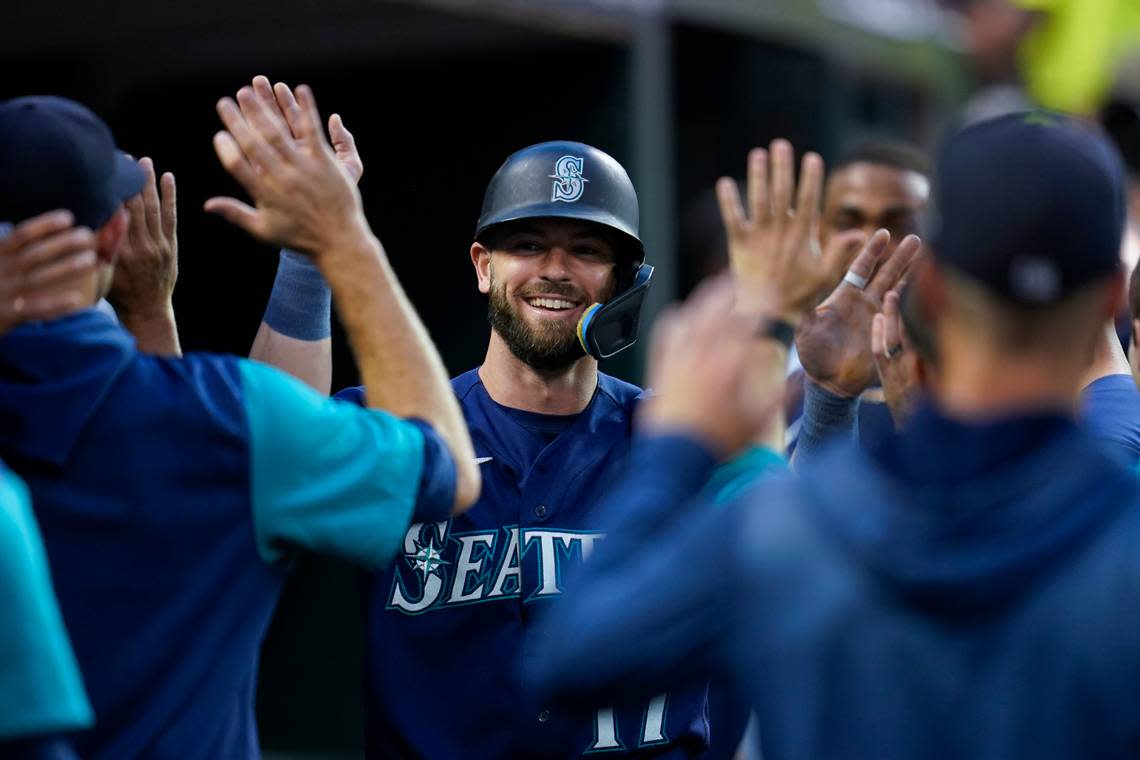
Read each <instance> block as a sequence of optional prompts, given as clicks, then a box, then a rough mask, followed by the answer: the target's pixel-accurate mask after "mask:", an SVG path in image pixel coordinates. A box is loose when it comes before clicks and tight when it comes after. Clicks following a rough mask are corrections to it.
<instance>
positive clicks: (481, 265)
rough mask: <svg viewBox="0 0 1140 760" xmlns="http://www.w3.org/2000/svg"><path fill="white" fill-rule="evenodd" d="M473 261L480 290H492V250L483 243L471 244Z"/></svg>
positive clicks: (488, 291) (482, 291)
mask: <svg viewBox="0 0 1140 760" xmlns="http://www.w3.org/2000/svg"><path fill="white" fill-rule="evenodd" d="M471 263H472V264H474V265H475V276H476V277H477V278H478V279H479V292H480V293H483V294H484V295H486V294H487V293H490V292H491V252H490V251H489V250H487V247H486V246H485V245H483V244H482V243H480V242H478V241H476V242H474V243H472V244H471Z"/></svg>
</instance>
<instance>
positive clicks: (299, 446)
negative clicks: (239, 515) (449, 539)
mask: <svg viewBox="0 0 1140 760" xmlns="http://www.w3.org/2000/svg"><path fill="white" fill-rule="evenodd" d="M240 367H241V382H242V397H243V405H244V406H245V410H246V415H247V418H248V422H249V439H250V440H249V445H250V460H251V462H250V469H251V473H250V481H251V499H252V503H253V518H254V526H255V529H256V533H257V541H258V547H259V549H260V551H261V554H262V556H263V557H264V558H265V559H266V561H268V562H271V563H280V562H282V561H285V560H288V559H289V558H290V557H291V555H292V554H294V553H295V552H296V551H298V550H306V551H312V552H319V553H323V554H334V555H337V556H341V557H344V558H346V559H348V560H350V561H352V562H355V563H357V564H360V565H363V566H365V567H369V568H380V567H383V566H384V565H386V564H387V563H388V562H389V561H390V560H391V558H392V557H393V555H394V554H395V552H396V550H397V548H398V547H399V546H400V544H401V542H402V541H403V537H404V533H405V532H406V531H407V528H408V525H409V524H410V523H411V522H412V521H413V519H425V520H426V519H444V518H445V517H446V515H447V514H448V513H449V512H450V510H451V506H452V504H453V502H454V500H455V479H456V472H455V462H454V460H453V459H452V458H451V454H450V452H449V450H448V449H447V447H446V446H445V445H444V444H443V442H442V440H440V438H439V436H438V435H436V433H435V432H434V430H433V429H432V428H431V426H430V425H428V424H427V423H424V422H422V421H419V420H403V419H400V418H398V417H394V416H392V415H390V414H387V413H385V412H381V411H377V410H372V409H362V408H359V407H357V406H354V405H352V404H346V403H343V402H341V401H337V400H335V399H329V398H325V397H323V396H320V395H319V394H317V393H315V392H314V391H312V390H311V389H310V388H308V387H307V386H305V385H304V384H302V383H301V382H299V381H297V380H295V379H294V378H292V377H290V376H288V375H286V374H285V373H283V372H280V371H278V370H275V369H273V368H272V367H268V366H265V365H262V364H258V363H256V362H242V363H241V365H240Z"/></svg>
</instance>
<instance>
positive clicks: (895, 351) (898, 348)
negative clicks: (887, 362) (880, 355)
mask: <svg viewBox="0 0 1140 760" xmlns="http://www.w3.org/2000/svg"><path fill="white" fill-rule="evenodd" d="M902 352H903V347H902V344H901V343H896V344H895V345H893V346H887V358H888V359H894V358H895V357H896V356H898V355H899V354H901V353H902Z"/></svg>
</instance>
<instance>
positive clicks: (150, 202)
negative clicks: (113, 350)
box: [107, 158, 178, 322]
mask: <svg viewBox="0 0 1140 760" xmlns="http://www.w3.org/2000/svg"><path fill="white" fill-rule="evenodd" d="M139 166H140V167H142V170H143V172H144V174H145V175H146V180H145V181H144V182H143V188H142V191H141V192H140V193H139V194H138V195H136V196H135V197H133V198H131V199H130V200H128V201H127V203H126V206H127V211H129V212H130V214H131V223H130V227H129V228H128V229H127V237H126V239H125V240H124V241H123V243H122V245H121V246H120V248H119V253H118V257H117V258H116V259H115V278H114V280H112V282H111V291H110V293H108V295H107V299H108V300H109V301H110V302H111V303H112V304H113V305H114V307H115V311H116V312H118V314H119V318H120V319H122V320H124V321H125V322H127V321H130V320H132V319H146V318H148V317H153V316H156V315H165V314H166V313H167V312H170V311H172V307H171V298H172V297H173V295H174V284H175V282H177V280H178V211H177V206H176V204H177V200H176V194H175V193H176V191H175V186H174V175H173V174H171V173H170V172H166V173H165V174H163V175H162V179H161V182H158V181H156V178H155V171H154V162H153V161H151V160H150V159H149V158H141V159H139ZM160 187H161V193H160Z"/></svg>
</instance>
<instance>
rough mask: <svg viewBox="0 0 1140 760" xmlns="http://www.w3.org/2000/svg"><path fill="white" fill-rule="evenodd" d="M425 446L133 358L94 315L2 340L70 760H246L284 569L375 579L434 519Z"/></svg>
mask: <svg viewBox="0 0 1140 760" xmlns="http://www.w3.org/2000/svg"><path fill="white" fill-rule="evenodd" d="M433 436H434V433H431V431H430V430H427V429H425V428H424V427H423V426H421V425H419V424H417V423H413V422H406V421H403V420H397V419H395V418H392V417H390V416H387V415H383V414H381V413H378V412H371V411H363V410H360V409H356V408H353V407H351V406H349V405H347V404H340V403H337V402H334V401H331V400H329V399H324V398H321V397H319V396H318V395H317V394H315V393H313V392H312V391H311V390H308V389H306V388H304V386H302V385H301V384H300V383H298V382H297V381H295V380H293V379H292V378H288V377H287V376H285V375H284V374H282V373H280V372H277V371H276V370H273V369H271V368H269V367H265V366H263V365H259V364H256V363H253V362H247V361H244V360H240V359H236V358H233V357H224V356H208V355H190V356H187V357H186V358H184V359H165V358H157V357H151V356H144V355H141V354H139V353H138V351H137V350H136V349H135V346H134V342H133V340H132V339H131V338H130V336H129V335H127V333H126V332H124V331H123V330H122V329H121V328H119V326H118V325H116V324H115V323H114V321H113V320H112V319H111V318H109V317H108V316H106V315H104V314H101V313H99V312H97V311H94V310H88V311H85V312H82V313H80V314H77V315H74V316H71V317H68V318H66V319H62V320H58V321H56V322H51V323H45V324H37V325H28V326H25V327H21V328H18V329H16V330H14V331H12V332H11V333H9V334H8V335H6V336H4V337H3V338H0V452H2V454H3V457H4V459H5V460H6V461H7V463H8V464H9V465H10V466H11V468H12V469H13V470H14V471H15V472H17V473H18V474H19V475H20V476H21V477H22V478H23V479H24V480H25V481H26V483H27V485H28V488H29V490H30V491H31V494H32V505H33V509H34V512H35V515H36V517H37V519H38V521H39V524H40V528H41V531H42V534H43V539H44V544H45V547H46V549H47V554H48V558H49V560H50V563H51V574H52V580H53V582H54V585H55V589H56V592H57V594H58V597H59V604H60V609H61V611H62V613H63V619H64V623H65V624H66V626H67V629H68V632H69V633H70V634H71V638H72V643H73V645H74V650H75V655H76V658H77V659H78V662H79V666H80V671H81V673H82V676H83V679H84V683H85V685H86V686H87V690H88V694H89V697H90V700H91V704H92V707H93V708H94V712H95V727H94V728H93V729H92V730H90V731H87V732H84V733H81V734H79V735H77V736H76V740H75V744H76V749H77V751H78V752H79V754H80V756H81V757H84V758H107V759H108V760H122V759H123V758H135V757H146V758H177V759H178V760H182V759H184V758H189V759H195V758H203V759H206V758H210V759H213V758H226V759H227V760H229V759H231V758H239V759H240V758H253V757H257V756H259V752H258V748H257V731H256V728H255V726H254V721H253V696H254V690H255V686H256V680H257V678H256V676H257V654H258V650H259V648H260V645H261V640H262V636H263V634H264V632H265V629H266V626H267V625H268V624H269V619H270V616H271V614H272V612H273V608H274V605H275V603H276V600H277V597H278V594H279V593H280V589H281V586H282V583H283V580H284V577H285V568H286V567H287V566H288V564H289V561H290V559H291V557H293V556H295V555H296V553H297V552H300V551H321V552H330V553H335V554H339V555H341V556H344V557H347V558H349V559H352V560H355V561H357V562H359V563H361V564H363V565H365V566H367V567H379V566H382V565H383V564H384V563H385V562H387V561H388V560H389V559H390V558H391V557H392V556H393V554H394V553H395V552H396V550H397V548H398V547H399V545H400V542H401V541H402V540H403V535H404V532H405V531H406V529H407V525H408V524H409V523H410V521H411V519H412V515H413V510H414V509H417V508H421V507H424V506H425V505H424V504H422V503H420V504H418V503H417V500H420V501H425V500H427V501H430V500H432V499H434V500H436V501H440V502H443V503H444V510H443V512H444V513H446V508H447V507H449V506H450V504H451V502H452V500H453V498H454V466H453V463H452V462H451V460H450V458H446V460H445V459H444V458H442V457H440V456H438V451H436V447H437V445H439V444H438V442H437V441H435V439H434V438H433ZM433 451H435V452H436V453H435V454H432V453H430V452H433ZM430 462H435V464H429V463H430ZM433 470H438V472H433ZM441 482H442V483H443V484H444V485H443V487H439V485H440V483H441ZM448 485H450V489H449V488H448V487H447V486H448ZM429 496H430V498H427V497H429ZM429 506H430V509H428V512H430V513H432V514H436V513H437V508H438V506H439V505H438V504H431V505H429Z"/></svg>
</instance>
